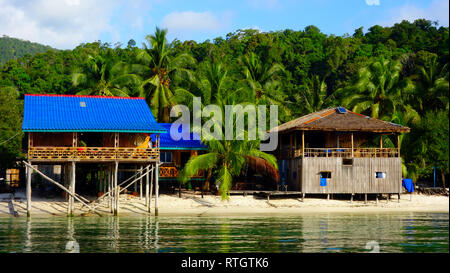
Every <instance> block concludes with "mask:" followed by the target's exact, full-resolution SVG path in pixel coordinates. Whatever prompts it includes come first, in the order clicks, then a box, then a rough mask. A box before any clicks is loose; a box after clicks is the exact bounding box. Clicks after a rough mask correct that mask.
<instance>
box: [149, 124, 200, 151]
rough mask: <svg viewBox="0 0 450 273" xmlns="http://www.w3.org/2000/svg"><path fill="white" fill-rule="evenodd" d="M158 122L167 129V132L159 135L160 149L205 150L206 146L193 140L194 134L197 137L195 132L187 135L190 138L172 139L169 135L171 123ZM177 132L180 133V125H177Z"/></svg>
mask: <svg viewBox="0 0 450 273" xmlns="http://www.w3.org/2000/svg"><path fill="white" fill-rule="evenodd" d="M158 124H159V125H161V126H162V127H164V129H166V130H167V133H163V134H160V135H159V137H160V138H159V148H160V149H161V150H205V149H206V148H207V146H206V145H204V144H203V143H201V141H200V140H194V135H195V136H196V137H197V138H198V134H197V133H193V132H191V133H190V135H189V137H190V140H184V139H180V140H173V139H172V137H171V136H170V127H171V126H172V123H158ZM178 132H180V133H181V126H179V127H178Z"/></svg>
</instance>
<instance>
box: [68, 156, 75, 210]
mask: <svg viewBox="0 0 450 273" xmlns="http://www.w3.org/2000/svg"><path fill="white" fill-rule="evenodd" d="M71 165H72V168H71V169H70V170H71V171H70V185H69V191H70V193H71V195H70V196H69V198H68V204H67V216H73V212H74V208H75V198H74V195H75V179H76V177H75V161H72V162H71Z"/></svg>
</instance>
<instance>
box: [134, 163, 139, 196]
mask: <svg viewBox="0 0 450 273" xmlns="http://www.w3.org/2000/svg"><path fill="white" fill-rule="evenodd" d="M137 172H138V171H137V166H136V167H134V174H135V175H137ZM134 192H137V183H134Z"/></svg>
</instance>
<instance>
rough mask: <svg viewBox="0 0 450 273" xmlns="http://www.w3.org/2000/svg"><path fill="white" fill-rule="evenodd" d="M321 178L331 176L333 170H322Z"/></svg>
mask: <svg viewBox="0 0 450 273" xmlns="http://www.w3.org/2000/svg"><path fill="white" fill-rule="evenodd" d="M320 178H327V179H329V178H331V172H320Z"/></svg>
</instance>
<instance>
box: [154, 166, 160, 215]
mask: <svg viewBox="0 0 450 273" xmlns="http://www.w3.org/2000/svg"><path fill="white" fill-rule="evenodd" d="M159 164H160V163H159V162H157V163H156V164H155V165H156V166H155V167H156V172H155V216H158V195H159V182H158V179H159Z"/></svg>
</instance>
